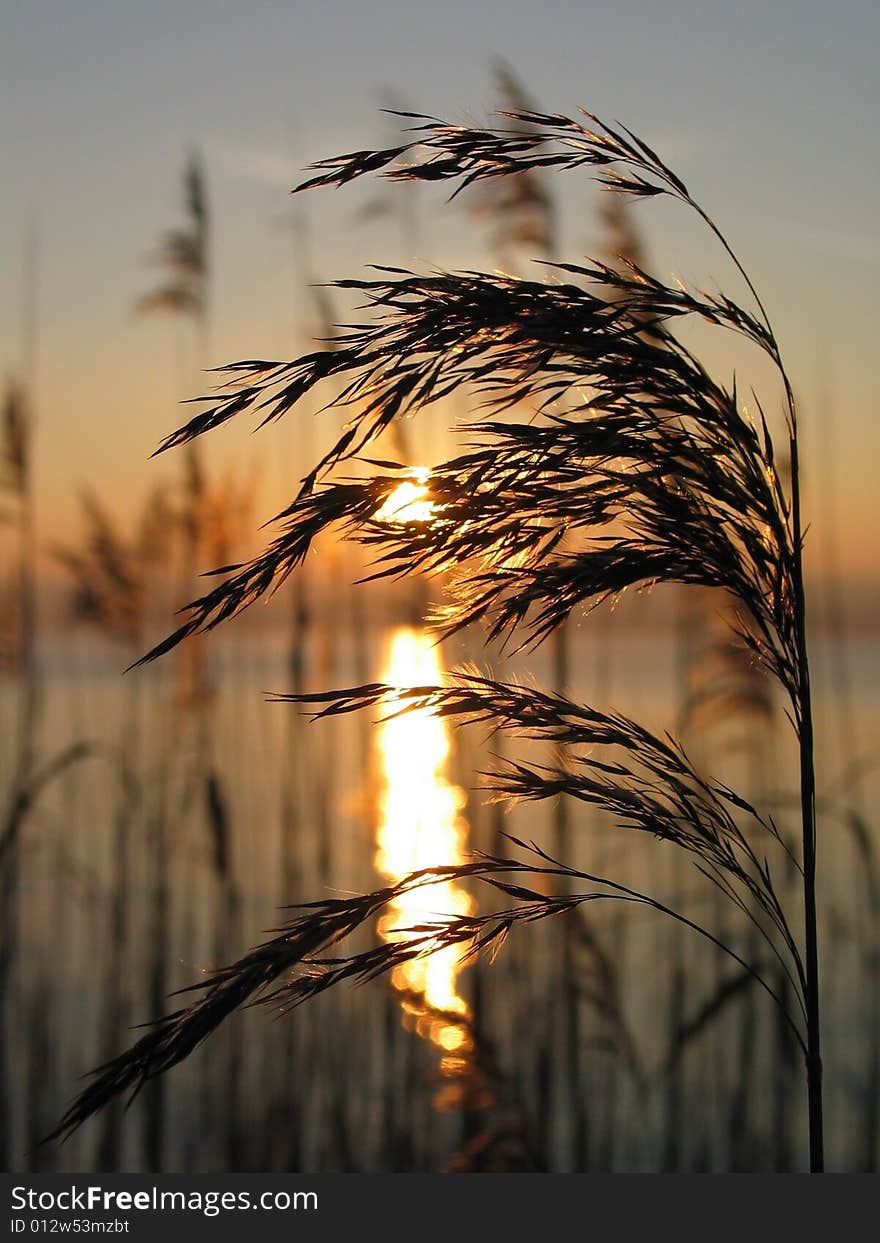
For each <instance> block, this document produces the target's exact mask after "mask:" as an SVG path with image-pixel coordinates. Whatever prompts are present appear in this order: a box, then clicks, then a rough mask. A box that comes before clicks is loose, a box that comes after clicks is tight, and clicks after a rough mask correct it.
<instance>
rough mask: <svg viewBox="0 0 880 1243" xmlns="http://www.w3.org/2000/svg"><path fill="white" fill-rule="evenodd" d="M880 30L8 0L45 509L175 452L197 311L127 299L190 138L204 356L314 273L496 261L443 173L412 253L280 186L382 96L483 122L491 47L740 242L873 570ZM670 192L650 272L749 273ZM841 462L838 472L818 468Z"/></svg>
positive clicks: (5, 26) (642, 17)
mask: <svg viewBox="0 0 880 1243" xmlns="http://www.w3.org/2000/svg"><path fill="white" fill-rule="evenodd" d="M878 34H880V8H878V6H877V4H876V2H870V0H843V2H842V3H838V4H835V5H834V6H831V5H828V4H827V3H814V2H813V0H802V2H800V3H796V2H794V0H770V2H769V3H768V0H764V2H763V3H753V2H752V0H740V2H739V3H737V4H732V3H724V4H721V3H716V2H715V0H708V2H705V3H687V2H685V0H664V2H663V3H647V2H641V3H638V2H635V0H614V3H597V2H595V0H542V2H541V3H535V0H531V3H528V4H526V3H523V2H522V0H504V2H501V0H482V2H476V0H471V2H470V3H464V2H463V0H446V2H445V3H443V4H439V3H426V0H409V2H408V3H389V2H388V0H379V2H376V0H372V2H370V3H366V2H363V3H356V2H355V0H343V2H337V3H334V2H333V0H325V3H323V4H321V5H313V4H305V3H302V2H301V0H295V2H292V0H251V2H250V3H247V4H244V3H241V0H238V2H237V3H225V2H220V0H218V2H215V3H208V2H207V0H183V2H181V0H175V2H174V3H171V2H170V0H124V2H120V0H76V3H71V2H70V0H54V2H48V0H26V2H21V0H4V3H3V6H2V16H0V49H2V50H0V94H2V97H0V151H2V159H3V168H4V170H5V177H4V186H3V194H2V196H0V267H2V271H3V273H4V280H3V285H2V298H0V349H2V357H0V368H2V370H3V372H4V373H6V374H9V373H11V372H13V371H15V370H16V369H17V368H19V367H20V365H21V357H22V346H21V340H22V301H23V286H24V284H25V281H24V279H23V275H22V268H23V258H22V256H23V252H24V250H25V241H24V239H25V238H26V237H27V236H28V234H29V231H31V233H32V234H33V233H34V232H35V235H36V237H37V239H38V242H37V252H38V262H37V267H38V279H37V289H38V314H37V352H36V393H37V407H38V415H39V423H38V441H37V450H36V452H37V462H38V481H39V504H40V526H41V531H43V533H44V535H45V537H46V538H47V539H48V538H51V537H52V536H53V535H55V534H57V532H59V531H64V530H66V529H68V528H69V525H70V523H71V522H72V521H73V520H74V518H75V514H76V506H77V503H78V501H77V497H78V493H79V491H80V489H81V488H82V487H83V486H86V485H90V486H93V487H95V488H96V489H97V490H98V491H99V492H100V493H101V495H102V496H104V497H106V499H107V501H108V503H109V504H111V505H112V506H114V507H115V508H116V509H117V510H118V511H119V512H121V513H123V514H124V513H125V511H126V508H127V507H131V506H132V504H133V503H134V501H135V500H136V498H137V497H139V496H140V495H142V494H143V492H144V491H145V490H146V488H147V486H148V484H149V483H150V482H152V475H151V472H153V471H156V470H159V469H162V468H160V467H157V466H151V465H148V463H147V459H148V456H149V453H150V452H151V450H152V449H153V448H154V446H155V444H156V443H157V441H158V440H159V438H160V437H161V436H162V435H163V434H164V433H165V432H167V431H168V430H169V429H170V428H171V427H173V426H175V425H176V423H177V422H178V421H179V411H178V410H177V408H176V401H177V400H178V399H179V398H180V397H181V396H182V395H184V394H185V393H187V392H190V393H191V392H193V391H196V390H198V389H199V388H200V387H201V382H200V381H199V379H198V377H197V375H196V374H195V372H194V370H193V365H192V362H191V361H190V360H189V356H188V355H187V354H186V352H185V349H184V347H183V346H182V344H181V333H180V330H179V329H178V328H177V327H175V326H174V325H173V324H171V323H170V322H169V321H167V320H160V319H157V318H153V319H150V320H147V319H145V318H143V317H138V316H136V315H134V314H133V312H132V307H133V303H134V301H135V299H136V298H137V296H138V295H139V294H141V293H143V292H145V290H146V289H148V288H149V287H150V285H151V284H152V283H154V282H155V281H156V279H157V276H158V274H157V272H156V270H155V268H151V267H150V263H149V257H150V254H151V251H152V250H153V249H154V248H155V245H156V243H157V241H158V237H159V235H160V233H161V232H162V230H163V229H165V228H168V227H171V226H172V225H174V224H175V223H178V222H179V220H180V210H179V200H180V189H179V185H180V173H181V168H182V164H183V160H184V158H185V155H186V152H187V151H188V150H190V149H192V148H193V147H196V148H197V149H198V150H199V151H200V153H201V155H202V158H203V160H204V163H205V167H206V169H207V176H208V184H209V191H210V195H211V203H212V208H213V213H214V220H215V228H214V252H213V253H214V273H215V274H214V280H213V286H212V297H211V302H212V314H211V320H212V326H211V345H210V353H211V361H213V362H221V361H229V360H232V359H235V358H238V357H245V356H253V355H254V354H256V355H259V356H262V357H267V356H268V357H271V356H279V357H283V356H288V355H289V354H290V353H291V352H292V351H293V350H295V349H296V348H297V341H296V325H297V323H298V322H301V320H302V315H301V314H299V315H298V312H297V309H296V306H297V302H296V299H297V293H296V291H297V289H298V287H299V284H300V283H301V281H302V279H303V275H304V274H305V273H308V274H309V275H312V276H315V277H318V276H320V277H321V278H331V277H341V276H347V275H355V274H359V273H360V272H361V270H362V267H363V265H364V264H365V263H368V262H383V261H386V260H390V261H391V262H399V261H400V260H401V258H403V259H404V260H406V261H407V262H408V263H413V264H416V265H418V264H419V263H421V264H425V263H435V264H444V263H445V264H449V265H451V266H463V265H464V264H465V263H467V264H472V263H475V262H482V263H485V262H486V258H485V249H484V248H482V247H481V239H480V236H479V233H478V231H475V225H474V222H473V220H472V219H471V217H470V216H469V215H468V213H467V212H466V211H465V210H463V209H460V208H457V207H453V208H446V207H445V206H444V200H443V197H442V196H440V197H434V198H431V197H430V196H428V198H427V199H426V200H425V201H424V202H423V203H422V204H421V205H420V212H421V213H422V214H421V215H420V219H421V220H422V224H421V228H420V233H419V238H418V242H417V246H418V251H417V253H415V254H405V253H404V254H402V253H401V247H402V243H401V241H400V239H399V237H397V236H396V235H395V234H394V232H393V231H392V230H390V229H389V227H388V225H387V224H386V225H384V226H383V225H381V224H377V223H373V224H366V223H362V222H359V221H358V216H357V208H358V205H359V204H363V203H364V202H365V201H366V199H367V198H368V197H369V194H370V190H369V188H365V189H364V190H360V189H357V188H353V189H352V190H351V191H345V192H342V191H332V192H331V191H320V192H316V193H315V194H313V195H311V196H303V197H301V198H299V199H297V200H296V201H295V202H296V203H297V204H298V205H301V206H300V207H299V210H300V212H301V213H303V217H302V218H304V219H305V221H306V226H307V227H306V230H305V231H303V230H302V229H301V230H300V232H299V233H297V234H295V233H294V232H293V230H292V228H291V221H292V211H293V207H292V201H291V200H290V198H289V196H288V193H287V191H288V190H289V188H290V186H291V185H292V184H294V182H295V181H296V179H297V171H298V170H299V169H301V168H302V167H303V166H305V165H306V164H307V163H308V162H309V161H310V160H313V159H317V158H320V157H322V156H326V155H331V154H337V153H338V152H340V151H345V150H354V149H357V148H360V147H368V146H371V145H374V144H376V143H379V144H381V143H383V142H384V140H385V139H386V138H387V137H388V136H389V132H390V131H389V126H390V124H391V123H390V121H389V120H388V118H385V117H383V115H382V114H381V113H380V111H379V108H380V106H381V104H382V102H383V101H387V99H388V97H389V95H390V96H392V97H393V98H394V99H397V100H400V101H401V103H403V105H404V106H406V107H409V108H412V109H414V110H419V111H425V112H429V113H434V114H437V115H442V116H444V117H446V118H448V119H451V120H465V119H472V120H477V121H483V120H484V119H485V118H486V117H487V115H488V113H489V112H490V111H491V109H492V107H493V106H494V103H495V100H494V95H493V89H492V80H491V66H492V63H493V61H494V60H495V59H497V58H499V57H500V58H503V59H504V60H506V61H507V62H509V63H510V64H511V65H512V66H513V67H514V68H515V70H516V72H517V74H518V75H519V77H520V78H521V79H522V80H523V82H524V83H525V84H526V85H527V86H528V89H529V91H530V93H531V95H532V96H533V97H534V98H535V100H537V101H538V102H539V103H540V105H541V106H542V107H544V108H546V109H547V110H548V111H563V112H564V111H570V110H573V109H576V108H577V107H578V106H580V105H583V106H585V107H587V108H589V109H590V110H591V111H593V112H596V113H598V114H599V115H602V116H606V117H608V118H610V119H619V120H621V121H623V122H625V123H626V124H628V125H630V127H631V128H633V129H635V130H636V131H637V132H639V133H640V134H641V135H642V136H643V137H645V138H646V139H647V141H648V142H649V143H650V144H651V145H652V146H654V147H655V149H657V150H659V151H660V153H661V154H662V155H663V156H664V157H665V158H666V159H667V161H668V162H670V163H671V164H672V165H673V166H674V167H675V169H676V170H677V172H678V173H679V174H680V175H681V176H682V177H683V178H684V180H685V181H686V182H687V183H688V185H689V187H690V189H691V190H692V192H694V194H695V195H696V197H697V198H699V199H700V200H701V201H702V203H703V204H704V205H705V206H706V207H707V208H708V210H709V211H710V212H711V213H713V214H714V215H715V216H716V217H717V218H718V220H719V222H720V223H721V224H722V226H723V228H724V229H725V231H726V232H727V233H728V234H729V236H730V237H731V238H732V239H733V240H734V241H735V245H736V248H737V250H738V251H739V253H740V254H741V257H742V258H743V259H744V261H745V263H746V266H747V267H748V268H749V270H750V271H751V273H752V275H753V277H754V279H755V281H756V284H757V285H758V286H759V288H760V289H761V291H762V294H763V296H764V300H765V302H766V304H767V305H768V308H769V309H770V312H771V318H772V319H773V320H774V323H775V326H776V328H777V335H778V336H779V337H780V339H781V341H782V344H783V349H784V352H785V354H786V357H787V359H788V363H789V369H790V371H791V373H792V374H793V376H794V377H795V383H796V387H797V390H798V394H799V396H800V398H801V402H802V408H803V418H804V439H805V444H806V461H807V474H808V480H807V485H808V504H812V506H813V508H814V510H815V513H814V514H812V515H811V516H813V517H814V518H815V519H816V520H817V521H819V520H821V521H823V522H825V530H826V532H827V529H828V521H827V520H828V515H829V513H833V514H834V516H835V525H836V538H837V541H838V545H839V556H840V560H841V562H842V565H843V569H844V572H845V574H846V575H847V577H848V578H849V579H851V580H853V581H856V580H858V581H859V582H861V583H863V584H865V583H867V584H869V585H870V584H875V585H876V584H877V582H878V580H880V569H878V561H877V553H876V544H877V523H876V482H875V477H876V462H877V450H878V437H877V430H876V428H877V409H876V405H877V403H876V382H875V376H876V350H877V347H876V340H877V327H878V324H877V293H876V290H877V287H878V276H880V237H878V231H877V226H876V220H877V203H878V202H880V167H878V159H877V141H876V134H877V130H878V119H880V118H878V112H880V108H878V91H877V86H876V57H877V49H878ZM560 193H561V194H562V196H563V216H564V236H565V246H566V251H567V254H570V255H571V257H572V258H574V259H575V260H578V259H580V258H582V257H583V255H584V253H585V252H586V250H587V249H588V248H589V246H590V245H591V243H594V242H595V239H596V237H597V227H596V224H595V219H594V212H593V206H594V204H595V199H594V198H591V197H590V192H589V189H588V186H587V184H586V179H582V180H581V181H577V180H576V179H573V175H572V174H568V175H566V179H565V186H564V188H563V187H560ZM653 209H654V204H642V205H640V207H639V211H640V212H645V216H644V217H643V219H644V221H645V224H644V228H645V231H646V235H647V238H648V242H649V247H650V252H651V256H652V259H653V260H654V261H655V264H656V270H657V271H658V273H659V274H660V275H679V274H681V275H684V276H687V277H692V278H694V279H696V280H698V281H703V282H704V283H705V282H706V281H707V280H712V279H716V278H717V279H718V280H721V281H724V282H725V283H726V282H728V281H730V278H731V276H732V274H731V272H730V269H729V266H726V265H725V263H724V261H723V257H722V256H720V255H719V254H718V252H717V250H713V248H712V247H711V246H710V245H709V244H708V241H707V239H706V238H705V237H703V236H699V235H698V234H697V233H695V231H694V229H693V226H692V225H689V224H688V222H686V221H683V220H682V219H681V216H680V213H679V215H678V216H676V215H674V214H672V215H671V214H670V213H669V212H668V211H664V210H662V209H661V210H660V211H659V212H656V211H654V210H653ZM640 219H642V217H640ZM731 284H732V287H733V291H734V292H737V293H738V292H739V289H738V288H737V287H736V285H735V282H731ZM717 361H718V365H719V366H720V367H722V368H723V367H724V366H725V365H726V364H725V359H724V356H723V354H721V353H719V354H718V356H717ZM190 386H194V388H192V387H190ZM823 412H824V413H823ZM274 434H275V433H274V432H273V431H272V430H269V431H267V432H263V433H261V435H260V437H258V438H256V440H250V439H248V438H246V437H245V436H244V434H243V433H239V432H237V431H232V432H230V433H228V434H227V433H223V437H224V439H223V440H222V444H220V445H219V447H218V449H217V452H218V453H219V454H221V455H222V454H224V453H225V454H226V455H227V456H231V455H238V454H256V455H257V457H258V458H260V455H263V457H265V458H266V459H267V460H269V462H270V463H271V462H272V460H273V458H272V454H273V443H272V441H271V439H266V438H271V437H272V436H273V435H274ZM829 464H831V465H832V466H833V471H834V491H833V494H832V493H830V492H829V491H828V490H827V489H824V487H823V489H818V488H816V487H813V488H812V489H810V488H809V476H810V472H811V470H812V475H813V478H814V479H816V478H818V477H819V469H820V467H821V469H822V470H823V471H825V470H826V468H827V467H828V466H829ZM823 477H825V476H824V475H823ZM276 482H277V483H278V486H279V487H280V486H281V482H282V481H280V480H276ZM288 491H289V489H288ZM832 495H833V496H836V498H837V505H836V509H834V510H833V511H832V510H830V509H829V504H830V501H829V497H830V496H832ZM265 516H268V515H265ZM815 555H818V554H817V553H816V554H814V556H815Z"/></svg>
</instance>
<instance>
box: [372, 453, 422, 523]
mask: <svg viewBox="0 0 880 1243" xmlns="http://www.w3.org/2000/svg"><path fill="white" fill-rule="evenodd" d="M411 474H412V478H411V479H406V480H404V482H403V483H400V484H398V485H397V487H396V488H395V489H394V491H393V492H392V493H391V495H390V496H389V497H388V499H387V500H386V502H385V504H384V505H382V506H381V508H379V509H377V510H376V514H375V517H376V521H377V522H427V521H428V519H429V518H430V517H431V513H432V511H433V508H434V507H433V504H432V503H431V501H430V500H429V499H428V477H429V475H430V471H429V470H428V468H427V467H425V466H414V467H413V468H412V471H411Z"/></svg>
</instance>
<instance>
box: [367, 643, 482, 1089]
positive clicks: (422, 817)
mask: <svg viewBox="0 0 880 1243" xmlns="http://www.w3.org/2000/svg"><path fill="white" fill-rule="evenodd" d="M382 680H383V681H384V682H387V683H389V684H390V685H392V686H399V687H401V688H402V689H403V688H406V687H411V686H430V685H434V686H436V685H438V684H439V683H440V682H441V681H442V670H441V668H440V662H439V659H438V656H437V649H436V647H435V646H434V644H433V642H432V640H431V638H430V637H429V636H428V635H426V634H425V633H424V632H422V631H420V630H416V629H411V628H409V627H402V628H400V629H399V630H396V631H395V632H394V634H393V635H392V637H391V642H390V647H389V651H388V657H387V661H386V664H385V668H384V670H383V675H382ZM380 747H381V756H382V768H383V777H384V782H383V790H382V797H381V804H380V824H379V831H378V839H377V850H376V866H377V868H378V869H379V871H380V872H382V873H383V875H384V876H386V877H387V878H388V879H389V880H398V879H399V878H400V877H402V876H405V875H406V874H407V873H408V872H413V871H417V870H418V869H420V868H426V867H432V866H434V865H436V864H438V863H439V864H448V863H460V862H462V861H463V859H464V849H465V837H466V832H467V825H466V823H465V820H464V818H463V816H462V810H463V807H464V801H465V799H464V793H463V791H462V790H460V789H459V787H458V786H456V785H454V784H453V783H452V782H450V781H449V779H448V777H447V775H446V768H447V761H448V759H449V753H450V740H449V734H448V729H447V726H446V724H445V722H444V721H443V720H442V719H441V718H440V717H438V716H437V715H436V714H435V713H433V712H432V711H431V710H429V709H418V710H417V711H413V712H408V713H406V714H404V715H402V716H397V717H392V718H391V719H390V720H386V721H384V722H383V723H382V725H381V742H380ZM472 909H473V904H472V901H471V898H470V896H469V894H468V893H467V892H466V891H465V890H464V889H463V888H462V887H461V886H460V885H457V884H456V883H455V882H454V881H442V882H438V883H437V884H436V885H429V886H426V887H425V888H422V889H414V890H411V891H410V892H409V893H406V894H403V895H402V897H401V898H400V899H399V900H398V901H397V902H395V903H394V904H393V905H392V906H390V907H389V909H388V911H387V913H386V915H385V917H384V919H383V920H382V923H381V924H380V929H379V930H380V933H381V935H382V936H383V937H385V938H386V939H387V940H389V941H393V940H395V939H397V938H398V937H400V935H401V930H403V929H407V928H412V927H414V926H416V925H419V924H422V923H425V922H437V921H438V920H442V919H443V918H444V917H448V916H456V915H467V914H469V913H470V912H471V911H472ZM395 930H397V931H395ZM462 954H463V950H462V949H461V947H459V946H457V945H453V946H447V947H445V948H443V949H441V950H437V951H436V952H435V953H433V954H431V955H430V956H429V957H425V958H418V959H415V960H412V961H410V962H407V963H403V964H402V965H400V966H399V967H397V968H396V969H395V971H394V973H393V976H392V984H393V985H394V987H395V989H397V990H398V992H399V993H400V995H401V1004H402V1006H403V1009H404V1011H405V1013H406V1014H407V1015H408V1016H409V1017H410V1018H411V1019H412V1021H413V1022H414V1025H415V1027H416V1030H417V1031H418V1032H419V1034H420V1035H423V1036H426V1037H427V1038H428V1039H430V1040H432V1041H433V1042H434V1043H435V1044H436V1045H437V1046H438V1047H439V1048H440V1049H442V1050H443V1051H444V1054H445V1055H447V1057H446V1058H445V1059H444V1070H445V1071H446V1072H447V1073H455V1069H456V1067H455V1064H456V1062H457V1061H458V1060H460V1058H461V1057H462V1056H464V1055H465V1054H466V1053H467V1049H468V1046H469V1035H468V1027H467V1020H468V1018H469V1009H468V1005H467V1002H466V1001H465V1000H464V998H463V997H462V996H461V994H460V993H459V991H458V975H459V971H460V970H461V958H462ZM455 1016H461V1020H462V1021H461V1022H456V1021H455Z"/></svg>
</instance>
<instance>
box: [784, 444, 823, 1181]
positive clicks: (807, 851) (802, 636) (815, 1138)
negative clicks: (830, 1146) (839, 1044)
mask: <svg viewBox="0 0 880 1243" xmlns="http://www.w3.org/2000/svg"><path fill="white" fill-rule="evenodd" d="M790 445H791V488H792V513H793V521H794V566H793V570H794V573H793V579H794V596H795V598H794V601H793V607H794V615H795V616H794V622H795V635H796V642H797V655H798V702H797V722H798V740H799V743H800V779H801V828H802V833H803V869H804V955H805V967H806V996H805V998H804V1002H805V1005H806V1012H807V1053H806V1068H807V1105H808V1116H809V1134H810V1172H811V1173H813V1174H821V1173H822V1172H823V1171H824V1168H825V1157H824V1141H823V1124H822V1056H821V1034H820V1025H819V953H818V934H817V919H816V774H815V766H814V758H813V711H812V702H811V698H810V667H809V661H808V657H807V628H806V610H805V600H804V578H803V556H802V538H801V515H800V482H799V475H798V446H797V436H796V434H792V436H791V442H790Z"/></svg>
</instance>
